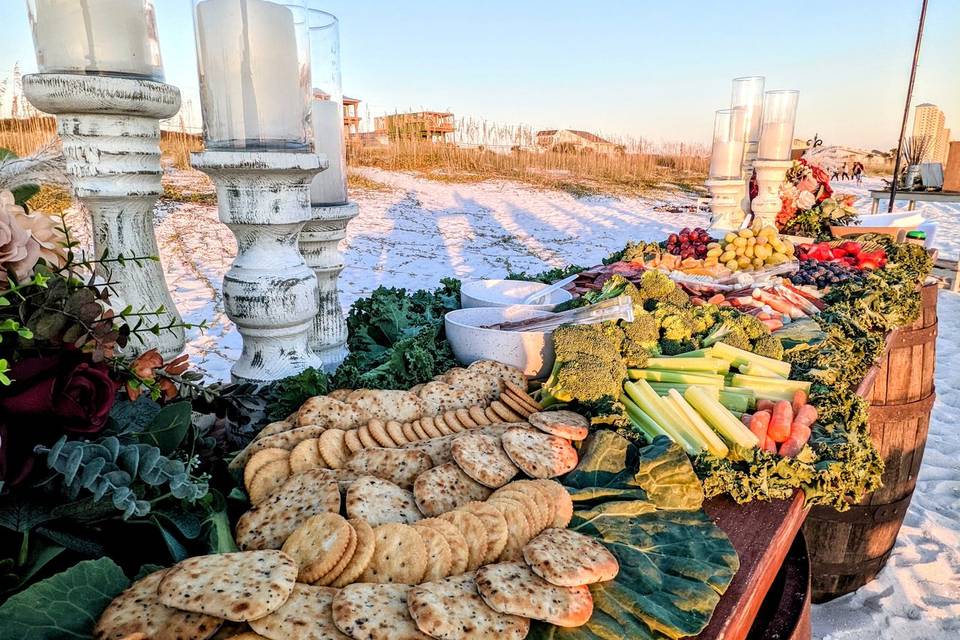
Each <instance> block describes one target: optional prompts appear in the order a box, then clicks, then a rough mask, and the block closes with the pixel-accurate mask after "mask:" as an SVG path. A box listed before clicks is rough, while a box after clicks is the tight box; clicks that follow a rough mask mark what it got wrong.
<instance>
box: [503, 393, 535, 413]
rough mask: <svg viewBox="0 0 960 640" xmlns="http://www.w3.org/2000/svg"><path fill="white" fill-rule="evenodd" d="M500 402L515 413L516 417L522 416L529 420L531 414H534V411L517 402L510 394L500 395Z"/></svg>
mask: <svg viewBox="0 0 960 640" xmlns="http://www.w3.org/2000/svg"><path fill="white" fill-rule="evenodd" d="M500 402H502V403H503V404H504V405H506V407H507V408H508V409H510V410H511V411H513V412H514V413H515V414H516V415H518V416H520V417H521V418H527V417H528V416H529V415H530V414H531V413H533V411H531V410H530V409H528V408H527V407H526V405H524V404H523V403H522V402H520V401H519V400H516V399H515V398H514V397H513V396H511V395H510V394H509V393H502V394H500Z"/></svg>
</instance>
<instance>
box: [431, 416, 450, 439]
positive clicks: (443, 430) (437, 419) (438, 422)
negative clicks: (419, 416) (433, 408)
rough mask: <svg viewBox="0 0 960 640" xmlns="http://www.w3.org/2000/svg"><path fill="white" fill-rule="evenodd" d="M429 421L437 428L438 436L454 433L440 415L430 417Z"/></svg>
mask: <svg viewBox="0 0 960 640" xmlns="http://www.w3.org/2000/svg"><path fill="white" fill-rule="evenodd" d="M430 421H431V423H432V424H433V426H434V427H435V428H436V429H437V431H438V432H439V433H440V437H443V436H449V435H453V434H454V433H456V432H455V431H454V430H453V428H451V426H450V424H449V423H448V422H447V421H446V420H445V419H444V417H443V416H442V415H440V416H434V417H433V418H431V419H430Z"/></svg>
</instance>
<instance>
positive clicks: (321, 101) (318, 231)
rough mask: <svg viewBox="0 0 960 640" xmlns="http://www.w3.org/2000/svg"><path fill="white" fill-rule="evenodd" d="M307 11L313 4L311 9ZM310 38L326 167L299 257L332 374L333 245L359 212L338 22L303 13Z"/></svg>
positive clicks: (336, 260) (318, 138)
mask: <svg viewBox="0 0 960 640" xmlns="http://www.w3.org/2000/svg"><path fill="white" fill-rule="evenodd" d="M311 6H312V5H311ZM307 24H308V26H309V37H310V71H311V77H312V84H313V92H312V93H313V95H312V97H313V102H312V105H311V116H312V122H311V124H312V127H313V142H314V149H315V150H316V151H318V152H321V153H323V154H324V155H325V156H326V157H327V160H328V162H329V163H330V166H329V167H328V168H327V170H326V171H324V172H323V173H321V174H319V175H318V176H317V177H316V178H314V180H313V183H312V184H311V185H310V201H311V205H312V207H313V219H312V220H310V221H309V222H307V224H306V225H304V227H303V232H302V233H301V234H300V252H301V253H302V254H303V258H304V260H305V261H306V263H307V265H308V266H310V267H311V268H312V269H313V271H314V273H315V274H316V276H317V297H318V300H319V308H318V310H317V314H316V317H315V318H314V322H313V332H312V334H311V339H310V346H311V347H312V348H313V350H314V351H315V352H316V353H317V355H318V356H319V357H320V359H321V360H322V361H323V366H324V369H326V370H327V371H333V370H335V369H336V368H337V367H338V366H339V365H340V363H341V362H343V359H344V358H346V357H347V323H346V321H345V320H344V317H343V308H342V307H341V306H340V292H339V289H338V286H337V281H338V280H339V277H340V272H341V271H343V256H342V255H341V253H340V250H339V248H338V245H339V244H340V241H341V240H343V238H344V237H345V236H346V229H347V223H348V222H350V220H351V219H353V218H354V217H355V216H356V215H357V211H358V207H357V205H356V204H355V203H353V202H349V201H348V198H347V174H346V146H345V144H344V133H343V91H342V85H341V78H340V36H339V25H338V21H337V18H336V17H335V16H333V15H331V14H329V13H326V12H324V11H320V10H317V9H313V8H311V9H309V10H308V12H307Z"/></svg>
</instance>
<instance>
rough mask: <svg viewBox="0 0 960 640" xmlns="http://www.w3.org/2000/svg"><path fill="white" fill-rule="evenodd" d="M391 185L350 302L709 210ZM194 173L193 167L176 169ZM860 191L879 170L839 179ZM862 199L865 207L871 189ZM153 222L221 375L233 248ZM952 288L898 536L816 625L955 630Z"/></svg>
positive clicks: (882, 634)
mask: <svg viewBox="0 0 960 640" xmlns="http://www.w3.org/2000/svg"><path fill="white" fill-rule="evenodd" d="M364 175H366V176H367V177H368V178H371V179H373V180H376V181H378V182H381V183H384V184H386V185H388V186H389V187H390V189H389V190H385V191H363V192H359V193H353V194H352V197H353V199H354V200H355V201H357V202H358V203H359V204H360V215H359V217H358V218H357V219H356V220H354V221H353V222H352V223H351V224H350V226H349V228H348V234H347V239H346V241H345V242H344V244H343V249H344V251H345V257H346V264H347V265H348V266H347V268H346V269H345V270H344V272H343V276H342V278H341V280H340V286H341V292H342V302H343V305H344V308H346V307H347V306H348V305H349V304H350V303H352V302H353V301H354V300H355V299H356V298H357V297H359V296H363V295H366V294H368V293H369V292H370V291H371V290H372V289H373V288H375V287H377V286H378V285H381V284H383V285H388V286H404V287H412V288H423V287H433V286H435V285H436V283H437V281H438V280H439V278H441V277H443V276H447V275H454V276H456V277H458V278H461V279H468V278H479V277H502V276H503V275H504V273H505V272H506V270H507V265H508V263H509V265H510V266H511V267H513V268H514V269H517V270H520V269H524V270H530V271H539V270H542V269H544V268H547V267H552V266H560V265H563V264H564V263H565V262H567V261H571V262H575V263H579V264H582V265H592V264H596V263H598V262H599V261H600V259H601V258H603V257H604V256H606V255H607V254H609V253H610V252H611V251H613V250H615V249H618V248H620V247H622V246H623V244H624V243H625V242H626V241H627V240H631V239H641V238H643V239H660V238H662V237H664V236H665V235H666V234H667V233H669V232H670V231H671V230H675V229H678V228H680V227H684V226H691V227H692V226H706V225H707V222H708V221H707V217H706V214H705V213H704V214H695V213H669V212H667V211H666V210H664V209H665V208H666V207H670V208H671V209H674V210H676V207H678V206H680V207H683V206H687V207H692V205H695V203H696V198H695V197H694V196H690V195H685V194H682V193H679V192H676V193H664V194H663V196H662V197H659V198H643V199H635V198H625V199H615V198H602V197H597V198H586V199H579V200H578V199H576V198H574V197H572V196H570V195H568V194H565V193H559V192H555V191H540V190H535V189H532V188H530V187H527V186H523V185H519V184H515V183H510V182H484V183H479V184H445V183H443V184H442V183H436V182H429V181H425V180H422V179H418V178H415V177H412V176H408V175H403V174H396V173H387V172H383V171H376V170H365V171H364ZM170 177H171V178H173V179H174V180H177V181H183V182H185V183H195V182H196V178H195V177H193V176H189V175H182V174H181V175H175V176H170ZM835 186H836V187H837V190H838V191H841V192H854V193H857V194H859V195H864V194H865V191H866V189H867V188H868V187H874V188H877V187H879V186H880V183H879V181H876V180H869V181H865V184H864V185H863V187H860V188H857V187H856V186H855V185H853V183H839V184H837V185H835ZM858 206H859V207H860V208H861V210H862V211H864V212H868V211H869V202H867V201H866V199H861V201H860V202H859V203H858ZM918 209H919V210H921V211H923V212H924V214H925V215H926V216H927V217H928V218H931V219H934V220H936V221H937V222H938V223H939V224H940V229H939V233H938V236H937V244H938V246H939V247H940V248H941V251H942V252H943V253H944V254H945V255H950V256H952V257H953V258H956V257H957V256H958V254H960V205H953V206H947V205H942V206H929V205H927V206H920V207H918ZM157 235H158V238H159V242H160V246H161V257H162V259H163V264H164V267H165V270H166V272H167V278H168V283H169V284H170V287H171V289H172V290H173V292H174V298H175V300H176V302H177V305H178V307H179V309H180V311H181V313H182V314H183V316H184V319H185V320H188V321H192V322H200V321H202V320H206V321H207V322H208V324H209V328H208V329H207V331H206V332H204V333H203V334H202V335H201V334H200V332H196V331H195V332H192V333H191V335H190V344H189V347H188V348H189V351H190V353H191V355H192V356H193V360H194V361H195V363H196V364H197V365H198V366H199V367H201V368H202V369H203V370H204V371H205V372H206V373H207V375H208V376H209V377H210V378H212V379H225V378H227V377H228V376H229V366H230V361H231V359H232V358H233V357H234V356H235V355H236V353H237V352H238V350H239V346H240V345H239V340H238V336H237V334H236V333H235V331H234V330H233V328H232V325H231V324H230V322H229V320H228V319H227V318H226V316H224V314H223V308H222V300H221V295H220V283H221V280H222V277H223V274H224V272H225V271H226V269H227V268H228V266H229V264H230V261H231V259H232V256H233V253H234V251H235V244H234V241H233V237H232V235H231V234H230V232H229V230H228V229H226V227H224V226H222V225H221V224H219V222H217V213H216V209H215V208H214V207H213V206H204V205H194V204H180V205H176V206H165V207H163V208H162V211H161V212H160V214H159V219H158V222H157ZM958 336H960V295H957V294H952V293H946V292H945V293H941V295H940V335H939V339H938V342H937V350H938V355H937V380H936V384H937V393H938V398H937V402H936V405H935V407H934V410H933V419H932V422H931V426H930V437H929V441H928V445H927V451H926V456H925V458H924V462H923V466H922V468H921V471H920V477H919V481H918V483H917V491H916V494H915V495H914V499H913V502H912V504H911V507H910V510H909V512H908V514H907V517H906V522H905V524H904V527H903V530H902V531H901V533H900V537H899V540H898V542H897V547H896V549H895V551H894V553H893V556H892V557H891V559H890V562H889V563H888V565H887V567H886V568H885V569H884V571H883V572H882V573H881V575H880V576H879V578H878V579H877V580H876V581H874V582H873V583H871V584H870V585H868V586H866V587H864V588H862V589H861V590H860V591H858V592H857V593H854V594H851V595H849V596H846V597H844V598H840V599H838V600H835V601H834V602H831V603H829V604H826V605H822V606H815V607H814V610H813V625H814V634H813V635H814V638H817V639H822V640H827V639H829V640H853V639H859V638H869V639H871V640H886V639H888V638H889V639H894V638H895V639H897V640H902V639H908V638H930V639H938V640H941V639H942V640H946V639H947V638H958V637H960V456H958V455H957V452H958V450H960V429H958V428H957V426H956V425H957V422H958V418H960V374H958V373H957V370H956V369H955V368H954V367H956V366H957V362H958V358H960V340H958Z"/></svg>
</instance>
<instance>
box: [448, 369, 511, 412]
mask: <svg viewBox="0 0 960 640" xmlns="http://www.w3.org/2000/svg"><path fill="white" fill-rule="evenodd" d="M445 381H446V382H447V383H449V384H452V385H453V386H455V387H458V388H460V389H463V390H468V391H469V392H473V393H477V394H478V396H479V397H480V398H481V402H480V404H486V403H488V402H491V401H492V400H496V399H497V398H498V397H499V396H500V386H501V385H500V378H498V377H496V376H492V375H490V374H488V373H484V372H482V371H477V370H476V369H459V370H456V371H451V372H450V373H448V374H447V376H446V378H445Z"/></svg>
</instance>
